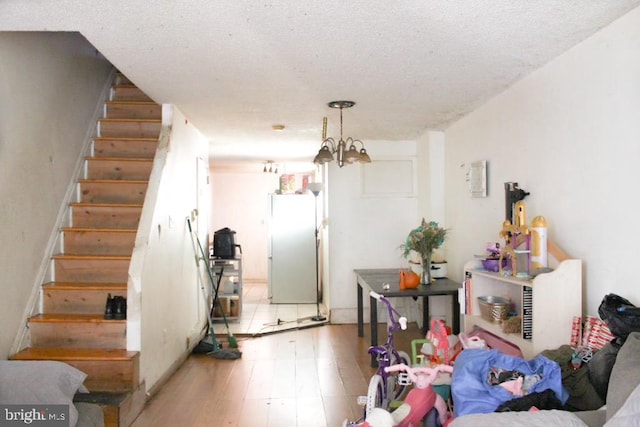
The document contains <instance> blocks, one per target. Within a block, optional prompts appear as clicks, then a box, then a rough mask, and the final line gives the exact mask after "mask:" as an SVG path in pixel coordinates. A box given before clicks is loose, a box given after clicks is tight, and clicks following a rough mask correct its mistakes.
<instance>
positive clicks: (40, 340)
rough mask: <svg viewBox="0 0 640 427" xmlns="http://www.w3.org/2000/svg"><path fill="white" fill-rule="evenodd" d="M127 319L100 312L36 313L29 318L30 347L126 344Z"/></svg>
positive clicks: (108, 346) (123, 346) (113, 346)
mask: <svg viewBox="0 0 640 427" xmlns="http://www.w3.org/2000/svg"><path fill="white" fill-rule="evenodd" d="M126 327H127V321H126V320H105V319H104V317H103V315H89V314H37V315H35V316H32V317H30V318H29V331H30V333H31V346H32V347H49V348H52V347H62V348H103V349H109V348H125V347H126V343H127V337H126V335H127V334H126Z"/></svg>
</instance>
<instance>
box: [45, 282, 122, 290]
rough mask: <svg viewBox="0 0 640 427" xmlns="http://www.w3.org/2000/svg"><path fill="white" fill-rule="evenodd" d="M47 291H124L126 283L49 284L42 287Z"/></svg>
mask: <svg viewBox="0 0 640 427" xmlns="http://www.w3.org/2000/svg"><path fill="white" fill-rule="evenodd" d="M42 287H43V288H44V289H46V290H47V291H75V290H78V291H85V290H86V291H110V292H117V291H126V290H127V284H126V283H99V282H98V283H87V282H49V283H45V284H43V285H42Z"/></svg>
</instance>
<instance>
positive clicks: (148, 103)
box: [105, 99, 160, 107]
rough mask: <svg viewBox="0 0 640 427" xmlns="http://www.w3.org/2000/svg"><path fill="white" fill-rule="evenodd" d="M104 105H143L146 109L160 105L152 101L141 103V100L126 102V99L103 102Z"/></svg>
mask: <svg viewBox="0 0 640 427" xmlns="http://www.w3.org/2000/svg"><path fill="white" fill-rule="evenodd" d="M105 104H106V105H120V104H124V105H127V106H129V105H144V106H148V107H152V106H153V107H155V106H158V107H160V104H158V103H157V102H153V101H143V100H126V99H122V100H117V99H116V100H110V101H105Z"/></svg>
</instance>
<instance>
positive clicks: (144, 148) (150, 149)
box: [93, 137, 158, 159]
mask: <svg viewBox="0 0 640 427" xmlns="http://www.w3.org/2000/svg"><path fill="white" fill-rule="evenodd" d="M157 148H158V138H106V137H96V138H93V156H94V157H136V158H143V157H144V158H150V159H152V158H153V157H154V156H155V154H156V149H157Z"/></svg>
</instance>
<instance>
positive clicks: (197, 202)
mask: <svg viewBox="0 0 640 427" xmlns="http://www.w3.org/2000/svg"><path fill="white" fill-rule="evenodd" d="M166 111H167V107H166V106H165V108H164V110H163V120H166V114H165V112H166ZM170 125H171V137H170V140H169V144H168V145H167V146H164V145H161V146H159V148H158V152H157V153H156V158H155V161H154V169H153V171H152V176H151V178H150V185H149V189H148V191H147V196H146V198H145V205H144V211H143V214H142V218H141V223H140V226H139V233H138V236H137V237H136V244H135V248H134V252H133V257H132V266H131V268H130V270H129V275H130V277H129V289H128V295H129V297H128V305H130V306H131V308H130V309H129V310H128V313H130V316H129V317H128V319H127V343H128V345H127V347H128V349H129V350H140V352H141V353H140V376H141V379H143V380H145V382H146V387H147V390H149V389H153V388H154V386H155V385H156V383H161V382H162V380H164V379H165V378H164V377H165V376H166V375H167V374H168V373H171V372H172V371H173V369H174V368H175V367H176V364H177V363H179V362H181V361H182V360H183V359H184V357H186V356H187V355H188V353H189V351H190V349H191V348H192V347H193V346H194V345H195V344H197V341H198V339H199V337H200V333H201V332H202V330H203V328H202V327H203V325H204V324H205V322H206V313H205V311H204V297H203V296H202V292H201V288H200V283H201V282H200V280H203V281H204V284H205V286H206V287H207V289H208V287H209V286H210V284H209V282H208V276H207V274H206V271H205V270H204V269H203V267H204V264H203V263H201V264H200V265H201V268H202V269H203V270H202V271H201V272H200V274H199V273H198V271H197V270H196V262H195V259H196V256H198V257H200V254H199V250H197V246H195V247H194V245H193V241H192V238H191V236H190V234H189V229H188V226H187V222H186V220H187V218H189V219H190V221H191V222H192V227H193V228H194V229H195V228H196V226H197V225H198V224H199V225H200V229H199V230H198V232H199V238H200V240H201V243H202V244H203V245H206V240H204V241H203V239H205V238H206V233H207V229H206V227H207V225H208V224H207V223H208V221H207V219H208V210H209V206H210V205H211V199H210V194H211V193H210V190H209V188H207V176H208V142H207V140H206V139H205V138H204V137H203V136H202V135H201V134H200V132H199V131H198V130H197V129H196V128H195V127H193V126H192V125H191V124H189V123H187V120H185V117H184V116H183V115H182V113H181V112H180V111H179V110H177V109H173V118H172V120H171V121H170ZM161 144H164V142H161ZM194 212H198V215H196V214H194ZM204 251H205V254H206V247H205V248H204ZM137 267H140V268H142V270H141V271H140V272H137V271H138V270H137ZM138 307H139V308H140V310H137V308H138Z"/></svg>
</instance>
